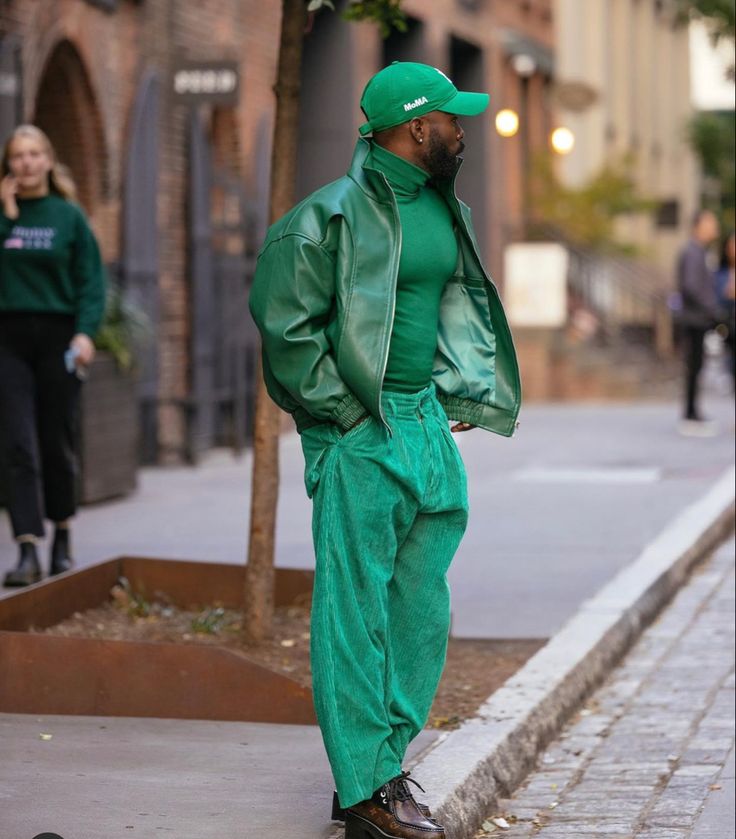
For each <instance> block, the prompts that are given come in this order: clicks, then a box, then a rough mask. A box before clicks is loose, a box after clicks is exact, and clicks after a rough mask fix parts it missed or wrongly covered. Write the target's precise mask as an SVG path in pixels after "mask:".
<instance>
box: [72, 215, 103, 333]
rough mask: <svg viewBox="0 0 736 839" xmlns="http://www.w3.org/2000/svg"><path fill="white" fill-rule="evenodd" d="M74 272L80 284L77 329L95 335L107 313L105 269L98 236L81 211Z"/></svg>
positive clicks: (75, 246)
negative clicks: (96, 237) (96, 236)
mask: <svg viewBox="0 0 736 839" xmlns="http://www.w3.org/2000/svg"><path fill="white" fill-rule="evenodd" d="M72 276H73V277H74V282H75V284H76V287H77V322H76V327H75V329H76V331H77V332H83V333H84V334H85V335H89V337H90V338H94V336H95V333H96V332H97V330H98V329H99V328H100V323H101V322H102V316H103V315H104V313H105V286H106V283H105V269H104V267H103V265H102V257H101V256H100V248H99V246H98V244H97V240H96V239H95V236H94V233H93V232H92V231H91V230H90V227H89V225H88V224H87V220H86V219H85V217H84V215H83V214H82V212H81V211H80V212H79V216H78V218H77V230H76V237H75V241H74V254H73V263H72Z"/></svg>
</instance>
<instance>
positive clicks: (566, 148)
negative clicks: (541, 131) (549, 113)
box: [550, 126, 575, 154]
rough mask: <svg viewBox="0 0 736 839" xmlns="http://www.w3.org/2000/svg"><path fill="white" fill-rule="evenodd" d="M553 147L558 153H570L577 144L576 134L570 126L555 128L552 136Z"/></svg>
mask: <svg viewBox="0 0 736 839" xmlns="http://www.w3.org/2000/svg"><path fill="white" fill-rule="evenodd" d="M550 142H551V143H552V148H553V149H554V150H555V151H556V152H557V154H569V153H570V152H571V151H572V149H573V146H574V145H575V135H574V134H573V133H572V131H570V129H569V128H565V127H564V126H561V127H560V128H555V130H554V131H553V132H552V135H551V137H550Z"/></svg>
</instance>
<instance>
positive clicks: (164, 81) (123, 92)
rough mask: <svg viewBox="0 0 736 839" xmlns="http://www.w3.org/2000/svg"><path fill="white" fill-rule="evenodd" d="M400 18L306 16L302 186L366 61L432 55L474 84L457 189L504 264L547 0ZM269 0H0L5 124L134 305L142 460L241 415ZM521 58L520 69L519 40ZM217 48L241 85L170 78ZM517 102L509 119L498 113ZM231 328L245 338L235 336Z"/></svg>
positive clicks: (540, 108)
mask: <svg viewBox="0 0 736 839" xmlns="http://www.w3.org/2000/svg"><path fill="white" fill-rule="evenodd" d="M403 8H404V9H405V11H406V12H407V14H408V15H409V19H410V25H409V31H408V32H407V33H406V34H403V35H397V34H395V35H392V36H391V37H390V38H389V39H387V40H385V41H384V40H382V39H381V37H380V35H379V33H378V31H377V29H376V28H375V27H374V26H372V25H368V24H349V23H347V22H345V21H343V20H342V19H341V18H339V17H338V16H337V15H334V14H332V13H330V12H322V13H320V14H319V15H318V17H317V19H316V21H315V25H314V27H313V31H312V33H311V34H310V35H309V37H308V39H307V42H306V47H305V58H304V73H303V85H304V88H303V100H302V102H303V108H302V116H301V137H300V161H299V164H300V166H299V171H300V174H299V191H300V194H306V193H307V192H308V191H310V190H311V189H312V188H314V187H316V186H317V185H319V184H321V183H323V182H325V181H326V180H329V179H331V178H332V177H337V176H339V175H340V174H342V172H344V170H345V167H346V166H347V163H348V162H349V159H350V156H351V153H352V150H353V147H354V144H355V140H356V136H357V127H358V125H359V124H360V123H361V122H362V116H361V114H360V112H359V109H358V107H357V102H358V99H359V96H360V92H361V90H362V88H363V86H364V84H365V82H366V81H367V80H368V78H369V77H370V76H371V75H372V74H373V73H374V72H375V71H376V70H377V69H379V68H380V67H381V66H383V65H384V64H385V63H387V62H389V61H391V60H396V59H399V60H419V61H426V62H428V63H432V64H434V65H436V66H438V67H440V68H442V69H443V70H445V71H446V72H447V73H448V75H450V77H451V78H453V79H454V80H455V81H456V83H457V84H458V85H459V86H461V87H464V88H465V89H470V90H473V89H477V90H487V91H489V92H490V94H491V102H492V106H491V109H490V111H489V115H488V116H487V118H483V119H477V120H475V121H471V120H468V121H467V124H466V126H465V128H466V134H467V137H466V142H467V145H468V155H467V161H466V165H465V167H464V171H463V174H462V176H461V178H462V182H461V194H462V195H463V197H464V198H465V199H466V200H468V201H469V203H470V204H471V205H472V206H473V209H474V215H475V220H476V227H477V229H478V233H479V238H480V240H481V243H482V246H483V249H484V251H485V254H486V259H487V262H488V263H489V266H490V268H491V271H492V273H493V274H494V276H495V277H496V278H497V280H499V281H502V276H501V269H502V255H503V247H504V244H505V243H506V242H507V241H508V240H509V238H510V237H513V236H515V235H517V234H518V231H519V229H520V228H522V227H523V221H524V212H525V211H524V206H523V195H524V179H525V176H526V161H527V159H528V155H529V154H530V153H531V151H533V149H535V148H538V147H541V146H543V145H545V144H546V142H547V136H548V133H549V130H550V128H551V127H552V124H553V117H552V113H551V110H550V104H549V96H548V91H549V88H550V84H551V81H552V77H553V43H554V33H553V16H552V3H551V0H514V2H504V3H495V2H484V0H434V2H432V3H426V2H421V0H405V2H404V3H403ZM279 27H280V3H277V2H273V3H264V2H262V1H261V0H201V2H199V3H181V2H176V0H138V1H137V2H135V1H134V0H94V2H93V0H6V2H4V3H3V4H2V6H0V130H1V131H2V133H3V134H4V135H7V132H8V131H9V130H10V129H11V128H12V125H13V123H14V122H17V121H19V120H22V121H26V122H35V123H37V124H38V125H39V126H41V127H42V128H43V129H44V130H45V131H46V132H47V133H48V134H49V136H50V138H51V140H52V142H53V143H54V145H55V147H56V150H57V152H58V155H59V157H60V159H61V160H62V162H64V163H66V164H67V165H68V166H69V167H70V168H71V170H72V173H73V175H74V177H75V179H76V181H77V183H78V186H79V192H80V200H81V202H82V204H83V205H84V207H85V209H86V211H87V212H88V214H89V216H90V219H91V222H92V225H93V227H94V229H95V231H96V233H97V235H98V237H99V239H100V242H101V246H102V251H103V255H104V258H105V261H106V262H107V264H108V265H109V266H110V269H111V272H113V273H114V274H115V275H117V276H118V277H119V278H120V281H121V284H122V286H123V288H124V289H125V291H126V294H127V295H128V296H129V297H130V298H131V299H133V300H135V301H137V302H139V303H140V305H141V306H142V307H143V308H144V309H145V310H146V311H147V313H148V315H149V318H150V320H151V323H152V327H153V340H152V341H151V342H150V344H149V346H148V348H147V349H146V351H145V352H144V353H143V355H142V357H141V382H140V400H141V406H142V411H141V417H142V419H141V422H142V430H143V439H144V444H145V446H144V448H145V450H146V456H147V458H148V459H149V460H158V461H172V460H177V459H182V458H183V457H186V456H191V455H192V454H193V453H194V452H196V451H197V450H198V449H202V448H206V447H207V446H210V445H214V444H217V443H218V442H221V441H222V440H223V439H225V438H226V437H227V433H228V428H229V429H230V430H232V426H233V424H235V425H236V426H239V424H242V420H243V417H242V414H241V413H239V412H238V410H237V405H238V401H237V399H235V400H234V399H233V398H232V396H233V391H237V394H240V395H242V392H243V388H246V389H247V384H246V383H245V381H244V379H245V378H247V375H248V370H247V366H248V365H247V362H245V361H244V360H243V357H242V355H243V353H244V352H246V350H247V349H248V348H247V346H246V343H247V341H248V340H250V339H249V338H248V335H247V334H246V333H248V329H249V328H250V327H248V326H247V324H246V321H247V320H248V317H247V311H246V308H245V302H244V301H245V294H246V290H247V289H246V286H247V277H248V275H249V272H250V271H251V270H252V264H253V258H254V254H255V253H256V252H257V248H258V244H259V241H260V239H261V238H262V235H263V231H264V225H265V218H266V208H267V197H268V170H269V161H270V141H271V127H272V120H273V111H274V98H273V93H272V87H273V83H274V79H275V72H276V61H277V50H278V38H279ZM519 54H524V55H531V56H532V57H533V58H534V61H533V69H532V70H531V72H525V73H524V74H523V75H520V74H519V72H518V71H517V70H515V69H514V66H515V64H514V60H513V59H514V56H516V55H519ZM221 60H228V61H231V62H234V63H235V64H236V65H237V69H238V71H239V79H240V85H239V93H238V99H237V102H235V103H231V104H225V105H219V104H217V105H213V104H201V105H198V106H192V105H188V104H185V103H184V102H182V101H181V100H180V99H179V98H177V96H176V95H175V94H174V88H173V83H172V79H173V77H174V73H175V71H176V69H177V68H179V67H181V66H182V65H183V63H184V62H191V61H200V62H213V61H221ZM503 107H511V108H514V109H515V110H517V111H518V112H519V113H520V114H521V116H522V127H521V132H520V134H519V135H518V136H517V137H515V138H513V139H512V140H504V139H502V138H501V137H500V136H499V135H498V134H497V133H496V132H495V130H494V129H493V115H494V114H495V113H496V112H497V111H498V110H499V109H500V108H503ZM244 336H245V337H244Z"/></svg>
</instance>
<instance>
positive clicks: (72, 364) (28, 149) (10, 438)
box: [0, 125, 105, 586]
mask: <svg viewBox="0 0 736 839" xmlns="http://www.w3.org/2000/svg"><path fill="white" fill-rule="evenodd" d="M2 169H3V172H2V175H3V177H2V182H0V201H1V203H2V213H0V445H2V449H3V459H4V460H5V462H6V464H7V469H8V493H9V501H8V511H9V513H10V521H11V524H12V528H13V535H14V537H15V539H16V541H17V543H18V546H19V550H18V564H17V567H16V568H14V569H13V570H11V571H9V572H8V573H7V574H6V576H5V580H4V584H5V585H6V586H24V585H28V584H30V583H33V582H36V581H37V580H40V579H41V567H40V564H39V559H38V553H37V541H38V539H40V538H42V537H43V536H44V516H45V517H47V518H49V519H50V520H51V521H53V522H54V539H53V543H52V548H51V557H50V569H49V573H50V574H58V573H60V572H62V571H66V570H68V569H69V568H70V567H71V565H72V557H71V549H70V535H69V521H70V519H71V517H72V516H73V515H74V513H75V510H76V475H77V469H76V456H75V436H76V419H77V414H78V406H79V395H80V386H81V380H82V378H83V377H84V371H85V370H86V368H87V366H88V365H89V364H90V363H91V361H92V359H93V357H94V353H95V348H94V343H93V337H94V335H95V332H96V331H97V329H98V327H99V325H100V321H101V320H102V315H103V312H104V307H105V277H104V271H103V267H102V261H101V258H100V251H99V248H98V245H97V242H96V240H95V237H94V235H93V233H92V231H91V230H90V227H89V225H88V223H87V220H86V218H85V216H84V213H83V212H82V210H81V209H80V207H79V206H78V205H77V204H76V203H75V201H74V198H75V187H74V183H73V181H72V180H71V178H70V177H69V175H68V173H67V172H66V171H65V170H64V169H63V168H62V167H61V166H60V165H59V163H58V162H57V160H56V155H55V153H54V150H53V148H52V146H51V143H50V141H49V139H48V137H47V136H46V135H45V134H44V133H43V132H42V131H41V130H40V129H39V128H37V127H35V126H33V125H21V126H19V127H18V128H16V129H15V131H14V132H13V134H12V135H11V137H10V139H9V140H8V142H7V143H6V145H5V148H4V151H3V156H2Z"/></svg>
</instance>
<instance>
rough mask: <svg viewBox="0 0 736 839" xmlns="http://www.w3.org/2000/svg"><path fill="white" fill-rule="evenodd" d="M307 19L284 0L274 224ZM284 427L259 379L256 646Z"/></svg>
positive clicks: (253, 553)
mask: <svg viewBox="0 0 736 839" xmlns="http://www.w3.org/2000/svg"><path fill="white" fill-rule="evenodd" d="M306 19H307V15H306V3H305V0H282V21H281V42H280V46H279V65H278V76H277V79H276V86H275V88H274V92H275V93H276V120H275V124H274V132H273V143H272V151H271V204H270V210H269V221H270V223H271V224H273V222H274V221H276V220H277V219H279V218H281V216H283V215H284V213H286V212H287V211H288V210H290V209H291V207H293V206H294V203H295V192H296V162H297V142H298V131H299V90H300V86H301V64H302V44H303V41H304V28H305V24H306ZM259 369H260V368H259ZM280 427H281V412H280V411H279V409H278V408H277V407H276V405H275V404H274V403H273V402H272V401H271V399H270V398H269V396H268V394H267V393H266V387H265V385H264V383H263V376H262V374H260V375H259V376H258V392H257V394H256V415H255V422H254V434H253V477H252V484H251V512H250V539H249V544H248V565H247V566H246V575H245V621H244V631H245V634H246V635H247V636H248V637H249V638H250V639H251V640H253V641H260V640H262V639H263V638H265V637H267V636H268V635H269V634H270V632H271V623H272V619H273V602H274V583H275V572H274V543H275V534H276V504H277V502H278V490H279V431H280Z"/></svg>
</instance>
